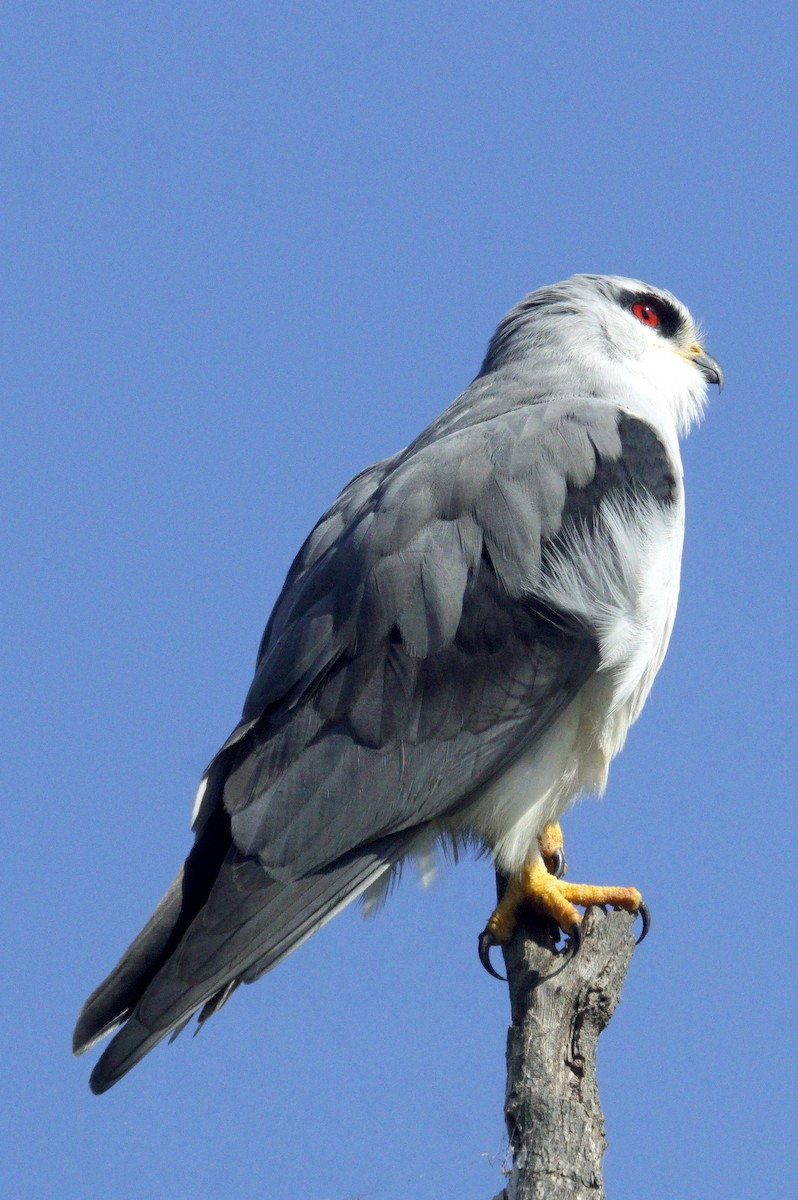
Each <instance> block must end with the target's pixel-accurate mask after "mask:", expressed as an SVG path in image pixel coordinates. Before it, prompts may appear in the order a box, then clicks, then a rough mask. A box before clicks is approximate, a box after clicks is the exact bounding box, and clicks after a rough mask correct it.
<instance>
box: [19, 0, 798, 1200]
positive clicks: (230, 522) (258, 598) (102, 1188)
mask: <svg viewBox="0 0 798 1200" xmlns="http://www.w3.org/2000/svg"><path fill="white" fill-rule="evenodd" d="M0 33H1V35H2V36H0V47H2V49H1V50H0V54H2V63H3V66H2V82H3V93H4V95H3V102H2V114H3V115H2V118H1V120H2V153H3V171H2V179H3V182H2V189H1V191H0V204H1V205H2V226H1V228H2V237H3V250H2V256H0V273H1V274H2V282H3V291H4V301H3V317H2V322H1V323H0V329H1V330H2V338H3V343H4V352H3V356H2V372H3V380H2V395H3V405H2V408H3V415H2V424H3V432H2V449H1V450H0V453H1V454H2V464H0V491H1V492H2V497H1V498H0V503H2V512H3V526H4V534H3V537H4V551H3V561H4V563H5V571H4V575H5V581H6V582H5V586H4V587H3V589H2V597H0V608H1V609H2V616H3V627H4V636H3V649H2V664H0V671H1V674H0V678H2V701H3V726H4V735H3V740H4V746H5V750H4V753H3V756H2V763H1V764H0V770H1V771H2V796H3V805H2V813H3V818H2V819H3V824H4V833H3V858H4V869H3V885H2V910H3V923H4V932H3V935H2V939H3V950H4V955H3V958H4V964H5V965H4V967H3V1013H4V1026H5V1034H4V1043H5V1049H4V1053H3V1068H2V1071H1V1072H0V1087H2V1089H3V1090H4V1091H5V1092H7V1093H8V1102H7V1104H4V1106H3V1107H4V1110H5V1113H6V1116H5V1119H6V1120H8V1121H10V1126H11V1128H10V1138H9V1141H10V1152H9V1153H6V1154H4V1167H3V1174H4V1176H5V1179H6V1181H7V1180H8V1174H9V1164H10V1172H11V1180H12V1184H11V1188H10V1191H9V1192H8V1194H9V1195H13V1196H14V1197H21V1198H23V1200H50V1198H54V1197H57V1198H58V1200H72V1198H73V1197H75V1198H79V1197H91V1196H102V1197H104V1198H105V1200H164V1198H166V1200H190V1198H193V1197H197V1196H202V1197H203V1198H206V1200H221V1198H223V1197H224V1198H227V1197H230V1196H247V1197H250V1196H253V1197H254V1196H263V1197H269V1198H274V1197H289V1196H290V1197H297V1198H298V1200H351V1198H352V1197H355V1196H357V1197H363V1198H364V1200H439V1198H440V1197H441V1196H457V1197H458V1200H490V1197H491V1196H493V1195H494V1193H495V1192H497V1191H498V1190H499V1189H500V1187H501V1186H502V1179H501V1175H500V1173H499V1167H500V1164H501V1159H502V1152H503V1147H504V1138H503V1133H504V1130H503V1122H502V1102H503V1087H504V1042H505V1032H506V1026H507V1020H508V1005H507V998H506V991H505V988H504V987H503V986H502V985H500V984H497V983H495V982H494V981H492V980H490V979H489V978H488V977H487V975H485V973H484V972H483V971H482V969H481V968H480V967H479V965H478V962H477V958H476V953H475V944H476V934H477V932H478V930H479V929H480V928H481V927H482V924H483V922H484V918H485V916H486V915H487V913H488V911H489V909H490V907H491V900H492V896H493V879H492V873H491V871H490V868H489V866H488V865H487V864H486V863H469V864H465V865H461V866H459V867H458V868H456V869H454V870H450V871H449V872H448V873H447V874H445V875H444V876H443V878H442V880H441V882H440V883H439V885H437V886H436V887H434V888H432V889H431V890H430V891H428V892H422V891H421V890H420V889H419V888H418V887H417V886H416V884H415V882H414V881H413V880H412V879H411V878H410V877H409V875H408V877H407V878H406V880H405V882H404V883H403V885H402V887H401V889H400V890H399V891H398V893H396V894H395V895H394V897H393V899H392V900H391V901H390V903H389V905H388V907H387V909H386V910H385V911H384V913H383V914H382V915H381V916H380V917H379V918H378V919H377V920H376V921H372V922H363V921H362V920H361V918H360V917H359V915H358V913H357V912H356V911H349V912H347V913H346V914H344V915H343V916H342V917H341V918H339V919H338V920H336V921H335V922H333V923H332V924H331V925H329V926H328V927H327V928H326V929H325V930H324V931H322V933H321V934H319V935H318V936H317V937H316V938H314V939H312V940H311V941H310V942H309V943H308V944H307V945H305V946H304V947H303V948H302V949H301V950H300V951H299V952H298V953H297V954H296V955H294V956H293V957H292V958H291V959H290V960H289V961H288V962H286V963H285V964H283V965H282V966H281V967H280V968H279V969H278V970H277V971H275V972H274V973H273V974H271V975H269V976H268V977H267V978H265V979H263V980H262V981H261V982H260V983H259V984H258V985H257V986H255V987H252V988H245V989H242V990H241V991H240V992H239V993H238V994H237V995H236V997H235V999H234V1001H233V1002H232V1003H231V1004H230V1005H229V1006H228V1007H227V1008H226V1009H225V1010H224V1012H223V1013H222V1014H221V1015H220V1016H219V1017H217V1018H215V1019H214V1020H213V1021H212V1022H211V1023H210V1024H209V1025H208V1026H207V1027H206V1028H205V1029H204V1031H203V1033H202V1036H201V1037H199V1038H197V1039H196V1040H192V1039H191V1037H190V1036H187V1035H185V1034H184V1035H183V1037H182V1038H180V1039H179V1041H178V1042H177V1043H175V1045H173V1046H171V1047H160V1048H159V1049H158V1050H157V1051H156V1052H155V1053H154V1054H152V1055H151V1056H150V1057H149V1058H148V1059H147V1060H146V1062H144V1063H143V1064H142V1065H141V1066H140V1067H139V1068H137V1069H136V1071H134V1072H133V1074H132V1075H131V1076H130V1077H129V1078H128V1079H126V1080H125V1081H124V1082H123V1083H122V1084H121V1085H120V1086H119V1087H117V1088H115V1089H114V1090H113V1091H112V1092H111V1093H109V1094H108V1095H107V1096H104V1097H102V1098H99V1099H97V1098H94V1097H93V1096H91V1095H90V1093H89V1091H88V1088H87V1078H88V1073H89V1069H90V1065H91V1064H90V1062H89V1060H88V1059H81V1060H73V1059H72V1058H71V1057H70V1053H69V1041H70V1034H71V1027H72V1024H73V1021H74V1018H75V1015H76V1013H77V1011H78V1008H79V1006H80V1004H81V1002H82V1001H83V999H84V998H85V996H86V994H87V993H88V991H89V990H90V989H91V988H93V987H94V985H95V984H96V983H97V982H98V981H99V979H100V977H101V976H102V975H103V974H104V973H105V972H106V970H107V969H109V968H110V967H111V966H112V965H113V963H114V962H115V960H116V957H117V955H118V953H119V952H120V951H121V950H122V949H123V947H124V946H125V945H126V944H127V942H128V941H129V940H130V938H131V937H132V935H133V934H134V933H135V932H137V930H138V929H139V927H140V925H141V923H142V921H143V920H144V919H145V918H146V917H147V916H148V915H149V913H150V911H151V909H152V907H153V905H154V903H155V902H156V901H157V900H158V898H159V897H160V895H161V893H162V891H163V890H164V888H165V887H166V885H167V884H168V882H169V881H170V879H171V877H172V875H173V872H174V870H175V868H176V866H177V864H178V862H179V861H180V860H181V859H182V857H183V855H184V853H185V851H186V850H187V848H188V845H189V832H188V817H189V812H190V808H191V802H192V798H193V793H194V789H195V786H196V782H197V779H198V776H199V774H200V772H201V770H202V768H203V766H204V765H205V762H206V760H207V759H208V758H209V757H210V756H211V754H212V753H213V752H214V751H215V750H216V748H217V747H218V745H219V744H220V742H221V741H222V740H223V739H224V737H225V736H226V735H227V733H228V731H229V730H230V728H231V727H232V726H233V724H234V723H235V721H236V719H237V717H238V713H239V710H240V705H241V702H242V699H243V696H244V693H245V691H246V688H247V685H248V682H249V678H250V672H251V669H252V665H253V662H254V655H255V651H256V648H257V643H258V639H259V636H260V632H261V629H262V626H263V624H264V622H265V620H266V618H267V616H268V613H269V609H270V607H271V604H272V602H273V600H274V598H275V595H276V593H277V591H278V588H279V586H280V584H281V582H282V578H283V575H284V572H285V570H286V569H287V567H288V564H289V562H290V560H291V557H292V555H293V552H294V551H295V550H296V548H297V546H298V544H299V543H300V541H301V540H302V538H303V537H304V535H305V534H306V533H307V531H308V529H309V528H310V526H311V525H312V523H313V522H314V521H315V519H316V518H317V516H318V515H319V514H320V513H321V511H322V510H323V509H324V508H325V506H326V505H327V504H328V503H329V502H330V501H331V499H332V498H333V497H334V496H335V494H336V492H337V491H338V489H339V488H340V487H341V486H342V485H343V484H344V483H345V482H346V481H347V480H348V479H349V478H350V476H351V475H352V474H353V473H354V472H355V471H356V470H358V469H359V468H361V467H362V466H364V465H367V464H368V463H370V462H372V461H374V460H375V459H376V458H378V457H381V456H383V455H385V454H386V453H389V452H391V451H393V450H395V449H397V448H398V447H400V446H402V445H404V444H405V443H406V442H407V441H408V440H409V439H410V438H411V437H413V435H414V434H416V433H417V432H418V431H419V430H420V428H421V427H423V425H425V424H426V423H427V421H428V420H429V419H430V418H431V417H433V416H434V415H435V414H436V413H437V412H438V411H439V410H440V409H441V408H443V407H444V406H445V405H446V404H447V403H448V402H449V401H450V400H451V399H452V398H453V397H454V396H455V394H456V393H457V392H458V391H460V390H461V389H462V388H463V387H464V386H465V385H466V384H467V383H468V382H469V380H470V379H471V377H472V376H473V374H474V373H475V371H476V369H477V367H478V365H479V362H480V357H481V354H482V352H483V349H484V347H485V344H486V341H487V339H488V337H489V335H490V333H491V332H492V329H493V327H494V325H495V323H496V321H497V320H498V319H499V317H500V316H501V315H502V313H503V312H504V311H505V310H506V309H507V308H508V307H509V306H510V305H511V304H512V303H514V302H515V301H516V300H517V299H518V298H519V297H520V296H521V295H522V294H523V293H524V292H526V291H528V290H530V289H531V288H533V287H536V286H538V285H541V284H543V283H547V282H551V281H553V280H556V279H561V278H563V277H565V276H567V275H569V274H571V273H573V272H575V271H599V272H601V271H609V272H615V273H621V274H631V275H635V276H639V277H642V278H644V279H647V280H649V281H650V282H652V283H654V284H659V285H663V286H666V287H668V288H670V289H672V290H673V291H675V292H676V293H677V294H678V295H679V296H680V297H681V298H682V299H683V300H685V302H686V303H687V304H688V305H689V306H690V307H691V309H692V310H693V312H694V313H695V314H697V315H698V316H700V317H701V318H702V320H703V321H704V323H705V326H706V329H707V345H708V347H709V348H710V349H711V351H712V352H713V353H714V354H715V355H716V356H717V357H718V359H719V360H720V361H721V363H722V364H723V366H724V368H725V370H726V377H727V386H726V389H725V391H724V393H723V395H722V396H721V397H720V399H714V400H713V404H712V408H711V410H710V412H709V414H708V417H707V419H706V422H705V423H704V425H703V427H702V428H701V429H700V430H698V431H697V432H695V433H694V434H693V435H692V437H691V438H690V440H689V442H688V443H687V444H686V446H685V451H684V457H685V466H686V472H687V489H688V534H687V543H686V554H685V565H684V575H683V591H682V602H681V607H680V612H679V616H678V619H677V625H676V631H675V634H674V637H673V642H672V646H671V651H670V654H669V657H668V659H667V662H666V664H665V667H664V669H663V670H662V673H661V675H660V677H659V679H658V681H657V684H656V687H655V689H654V693H653V697H652V699H651V701H650V703H649V705H648V707H647V709H646V711H645V713H644V716H643V718H642V719H641V721H640V722H639V724H638V726H637V727H636V728H635V729H634V730H633V731H632V736H631V737H630V740H629V744H628V746H627V749H626V751H625V753H624V754H623V756H622V757H621V758H620V759H619V760H618V761H617V762H616V763H615V767H614V770H613V772H612V775H611V782H610V788H609V792H608V794H607V797H606V799H605V800H604V801H603V802H601V803H596V802H593V801H590V802H587V803H585V804H584V805H582V806H581V807H580V808H579V809H578V810H576V811H574V812H572V813H571V814H570V816H569V818H568V819H567V825H566V836H567V839H568V841H567V845H568V858H569V863H570V864H571V874H572V876H573V877H574V878H584V879H587V880H589V881H593V882H619V883H634V884H636V885H637V886H639V887H640V888H641V889H642V891H643V892H644V894H645V895H646V898H647V900H648V901H649V903H650V906H651V910H652V914H653V922H654V924H653V929H652V933H651V936H650V938H649V940H648V941H647V942H646V944H645V945H644V946H643V947H641V949H640V950H639V951H638V952H637V953H636V955H635V958H634V962H633V966H632V970H631V973H630V976H629V980H628V983H627V986H626V989H625V992H624V997H623V1001H622V1004H621V1006H620V1008H619V1010H618V1012H617V1014H616V1016H615V1018H614V1020H613V1023H612V1025H611V1027H610V1029H609V1030H608V1032H607V1033H606V1034H605V1036H604V1038H603V1041H602V1043H601V1050H600V1074H601V1084H602V1094H603V1101H604V1106H605V1112H606V1119H607V1132H608V1137H609V1142H610V1150H609V1153H608V1156H607V1159H606V1182H607V1187H608V1191H609V1193H610V1195H611V1196H613V1197H615V1198H616V1200H621V1198H623V1197H634V1198H635V1200H663V1198H665V1200H669V1198H671V1197H674V1198H675V1197H678V1198H679V1200H691V1198H692V1197H696V1198H698V1197H700V1198H701V1200H706V1198H707V1197H715V1196H718V1197H724V1198H732V1200H738V1198H740V1200H743V1198H747V1197H751V1198H754V1197H760V1196H763V1195H766V1196H768V1197H769V1200H777V1198H781V1197H785V1198H786V1197H788V1196H792V1195H793V1192H792V1187H793V1186H794V1155H795V1128H794V1126H793V1125H792V1122H793V1120H794V1098H795V1057H796V1046H795V1042H794V1034H795V1025H794V1014H793V1011H792V1007H793V1001H794V996H795V993H796V985H798V978H797V977H796V966H795V955H794V934H793V925H794V918H793V908H794V897H795V890H796V880H795V874H794V857H795V852H794V846H795V779H796V768H797V767H798V764H797V763H796V752H795V711H796V695H795V684H794V678H795V666H796V661H795V650H796V646H795V615H794V614H795V600H794V597H795V589H796V560H795V540H796V539H795V534H796V515H797V514H796V509H795V503H794V490H795V482H796V461H795V446H796V432H797V431H796V340H797V339H796V308H797V307H798V305H797V302H796V273H797V271H796V269H797V268H798V253H797V252H796V237H795V230H796V193H798V170H797V168H796V151H795V146H796V108H797V107H798V105H797V103H796V90H795V87H794V79H795V58H794V56H795V45H796V36H798V20H797V19H796V17H795V15H794V13H793V12H792V11H791V10H790V11H787V10H786V8H785V6H784V5H783V4H773V3H759V4H757V5H756V6H755V7H752V6H749V5H743V4H739V3H738V4H731V5H730V4H728V3H724V4H720V3H717V4H715V3H707V4H698V5H696V4H686V3H685V4H682V3H674V4H667V5H660V6H654V7H653V8H652V6H641V5H639V4H626V3H619V4H614V5H609V6H608V5H606V4H604V5H596V4H592V3H579V2H571V3H568V4H566V5H555V4H540V3H532V2H531V0H530V2H526V3H521V2H520V0H512V2H507V3H502V4H497V3H494V4H489V3H471V2H468V0H466V2H461V3H457V4H454V3H445V4H444V3H432V4H420V3H405V4H396V5H387V4H378V3H360V4H348V3H343V4H340V3H339V4H319V3H304V4H292V5H287V4H286V5H263V4H255V3H246V4H225V5H222V4H207V3H194V4H185V5H176V4H153V3H141V4H136V5H120V4H96V3H95V4H84V3H74V4H71V3H68V4H63V3H58V4H56V3H35V2H33V3H29V4H25V5H16V6H11V7H10V8H7V9H6V12H5V14H4V16H3V18H2V28H1V29H0ZM6 1187H8V1183H6Z"/></svg>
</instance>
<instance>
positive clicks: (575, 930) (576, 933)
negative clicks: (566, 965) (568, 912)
mask: <svg viewBox="0 0 798 1200" xmlns="http://www.w3.org/2000/svg"><path fill="white" fill-rule="evenodd" d="M568 932H569V933H570V935H571V936H570V938H569V939H568V941H567V942H566V943H565V945H564V946H563V948H562V950H561V951H560V954H561V955H562V956H563V961H564V962H567V961H568V960H569V959H571V958H574V957H575V956H576V955H577V954H578V953H579V947H580V946H581V945H582V926H581V925H580V924H579V923H575V924H574V925H572V926H571V928H570V929H569V930H568Z"/></svg>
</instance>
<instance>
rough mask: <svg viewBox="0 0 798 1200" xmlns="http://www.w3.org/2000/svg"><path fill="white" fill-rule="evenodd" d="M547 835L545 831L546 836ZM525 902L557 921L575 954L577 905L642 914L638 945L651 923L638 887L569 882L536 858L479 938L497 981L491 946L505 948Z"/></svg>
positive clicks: (510, 888)
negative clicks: (608, 906)
mask: <svg viewBox="0 0 798 1200" xmlns="http://www.w3.org/2000/svg"><path fill="white" fill-rule="evenodd" d="M547 828H551V827H547ZM545 832H546V831H545V830H544V834H545ZM542 836H543V835H541V837H542ZM524 903H528V904H531V905H532V907H533V908H535V909H537V910H538V912H540V913H542V914H543V915H544V916H547V917H549V918H550V919H551V920H552V921H555V922H556V924H557V925H559V927H560V929H562V930H563V932H564V933H570V935H571V950H572V952H573V953H575V952H576V950H577V949H578V948H579V943H580V940H581V938H580V933H579V926H580V924H581V922H582V916H581V914H580V913H579V912H578V911H577V909H576V908H575V907H574V906H575V905H577V904H579V905H581V906H582V907H583V908H589V907H591V906H592V905H596V904H609V905H611V906H612V907H613V908H623V909H625V910H626V911H627V912H632V913H637V912H639V913H640V915H641V917H642V918H643V932H642V933H641V934H640V937H639V938H638V942H642V940H643V938H644V937H645V936H646V934H647V933H648V930H649V926H650V924H651V918H650V916H649V912H648V909H647V908H646V906H645V904H644V903H643V897H642V896H641V895H640V893H639V892H638V890H637V888H624V887H594V886H592V885H591V884H587V883H567V882H566V881H565V880H564V879H558V878H557V877H556V876H555V875H553V874H551V873H550V871H549V870H547V869H546V867H545V866H544V864H543V863H542V862H540V860H538V859H536V860H535V861H534V862H532V863H529V864H528V865H527V866H526V867H524V869H523V871H522V872H521V876H520V878H519V879H511V880H510V882H509V883H508V884H507V890H506V891H505V893H504V895H503V896H502V898H501V900H500V901H499V903H498V904H497V906H496V908H495V909H494V910H493V913H492V914H491V917H490V920H489V921H488V923H487V925H486V926H485V928H484V929H483V931H482V933H481V934H480V935H479V959H480V962H481V963H482V965H483V967H484V968H485V970H486V971H488V972H489V973H490V974H491V975H494V976H496V978H497V979H502V978H503V976H501V975H499V974H498V973H497V972H496V971H495V970H494V969H493V967H492V965H491V962H490V950H491V947H492V946H504V945H506V944H507V942H509V941H510V938H511V937H512V936H513V934H514V932H515V927H516V925H517V923H518V910H519V908H520V907H521V905H522V904H524Z"/></svg>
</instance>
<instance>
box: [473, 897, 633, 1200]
mask: <svg viewBox="0 0 798 1200" xmlns="http://www.w3.org/2000/svg"><path fill="white" fill-rule="evenodd" d="M633 926H634V917H632V916H630V915H629V914H628V913H624V912H610V913H605V912H603V911H602V910H600V909H591V910H589V911H588V913H587V915H586V917H585V920H584V922H583V924H582V932H583V943H582V946H581V947H580V949H579V952H578V953H577V954H576V955H575V957H574V958H573V959H568V960H567V961H565V962H564V963H563V961H562V959H561V958H559V957H558V956H557V955H556V954H555V953H554V940H553V936H552V934H553V929H552V926H551V925H549V924H548V923H547V922H545V921H536V919H535V918H534V917H532V918H530V919H529V921H528V922H527V923H526V924H525V926H524V928H523V929H522V928H520V927H519V930H518V931H517V933H516V935H515V937H514V938H513V940H512V942H511V943H510V944H509V946H507V947H506V948H505V951H504V958H505V962H506V964H507V977H508V981H509V987H510V1004H511V1010H512V1024H511V1025H510V1029H509V1032H508V1035H507V1092H506V1098H505V1107H504V1111H505V1119H506V1122H507V1132H508V1136H509V1140H510V1153H511V1155H512V1169H511V1171H510V1175H509V1178H508V1182H507V1186H506V1188H505V1190H504V1191H503V1192H501V1193H500V1195H499V1196H496V1197H494V1200H603V1198H604V1187H603V1184H602V1158H603V1156H604V1151H605V1149H606V1144H607V1143H606V1140H605V1137H604V1118H603V1115H602V1111H601V1105H600V1103H599V1094H598V1087H597V1084H596V1044H597V1041H598V1036H599V1034H600V1033H601V1031H602V1030H603V1029H604V1028H605V1027H606V1025H607V1023H608V1022H609V1019H610V1017H611V1016H612V1014H613V1011H614V1010H615V1006H616V1004H617V1003H618V1000H619V999H620V995H621V988H622V987H623V982H624V979H625V977H626V972H627V969H628V967H629V961H630V959H631V956H632V950H633V949H634V944H635V936H634V932H633Z"/></svg>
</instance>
